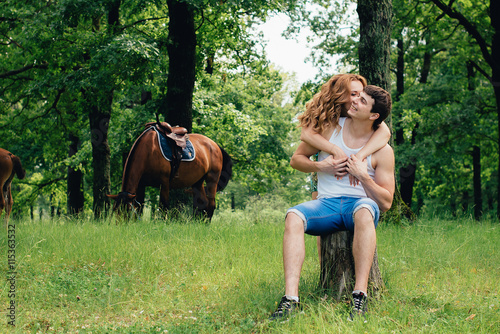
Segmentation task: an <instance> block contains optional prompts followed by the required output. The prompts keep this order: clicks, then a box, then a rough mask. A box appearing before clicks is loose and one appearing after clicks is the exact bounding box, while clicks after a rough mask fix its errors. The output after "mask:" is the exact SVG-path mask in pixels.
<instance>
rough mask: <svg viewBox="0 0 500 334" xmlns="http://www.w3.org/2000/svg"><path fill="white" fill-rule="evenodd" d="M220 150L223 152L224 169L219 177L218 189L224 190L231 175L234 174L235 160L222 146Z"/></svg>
mask: <svg viewBox="0 0 500 334" xmlns="http://www.w3.org/2000/svg"><path fill="white" fill-rule="evenodd" d="M219 148H220V151H221V152H222V170H221V173H220V177H219V182H218V183H217V191H222V190H224V188H226V186H227V184H228V183H229V180H230V179H231V176H232V175H233V160H231V157H230V156H229V154H227V152H226V151H224V149H223V148H222V147H220V146H219Z"/></svg>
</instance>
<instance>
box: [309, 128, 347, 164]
mask: <svg viewBox="0 0 500 334" xmlns="http://www.w3.org/2000/svg"><path fill="white" fill-rule="evenodd" d="M300 140H302V141H303V142H305V143H306V144H308V145H310V146H312V147H314V148H316V149H318V150H319V151H323V152H326V153H329V154H331V155H333V156H334V158H335V159H341V158H346V157H347V156H346V155H345V153H344V151H342V150H341V149H340V147H338V146H337V145H335V144H333V143H330V141H329V140H328V139H326V138H325V137H324V136H323V135H322V134H320V133H319V132H316V131H314V129H313V128H312V126H309V127H307V128H306V127H303V128H302V132H301V133H300Z"/></svg>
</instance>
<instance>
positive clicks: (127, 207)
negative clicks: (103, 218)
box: [106, 191, 140, 213]
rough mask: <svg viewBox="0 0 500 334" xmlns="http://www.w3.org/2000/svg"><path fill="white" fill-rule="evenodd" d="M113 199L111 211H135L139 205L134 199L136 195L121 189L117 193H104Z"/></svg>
mask: <svg viewBox="0 0 500 334" xmlns="http://www.w3.org/2000/svg"><path fill="white" fill-rule="evenodd" d="M106 196H108V197H109V198H111V199H113V200H114V201H115V204H114V205H113V211H118V212H122V213H130V212H132V213H137V212H136V210H137V208H138V207H139V206H140V204H139V202H138V201H137V200H136V199H135V197H136V195H135V194H131V193H128V192H126V191H122V192H121V193H119V194H118V195H106Z"/></svg>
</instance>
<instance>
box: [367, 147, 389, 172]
mask: <svg viewBox="0 0 500 334" xmlns="http://www.w3.org/2000/svg"><path fill="white" fill-rule="evenodd" d="M372 166H373V168H374V169H377V167H378V166H385V167H387V168H394V150H393V149H392V147H391V145H389V144H386V145H385V146H384V147H382V148H381V149H380V150H378V151H377V152H375V153H373V154H372Z"/></svg>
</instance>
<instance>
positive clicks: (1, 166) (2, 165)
mask: <svg viewBox="0 0 500 334" xmlns="http://www.w3.org/2000/svg"><path fill="white" fill-rule="evenodd" d="M14 174H16V175H17V177H18V178H19V179H23V178H24V176H25V175H26V172H25V171H24V169H23V167H22V165H21V160H19V158H18V157H17V156H15V155H14V154H12V153H10V152H9V151H7V150H4V149H3V148H0V187H1V189H2V196H1V198H0V215H1V214H2V211H3V209H4V208H5V226H7V224H8V223H9V216H10V212H11V211H12V203H13V201H12V194H11V191H10V185H11V183H12V179H13V178H14Z"/></svg>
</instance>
